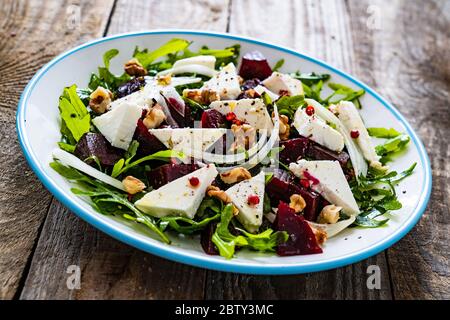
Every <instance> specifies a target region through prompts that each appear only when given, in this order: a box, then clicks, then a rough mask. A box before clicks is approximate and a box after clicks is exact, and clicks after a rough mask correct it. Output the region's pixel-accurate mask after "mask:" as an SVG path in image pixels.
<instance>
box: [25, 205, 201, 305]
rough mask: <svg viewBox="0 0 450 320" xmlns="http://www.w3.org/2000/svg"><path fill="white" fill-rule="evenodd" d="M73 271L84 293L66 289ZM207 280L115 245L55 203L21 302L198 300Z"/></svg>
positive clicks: (194, 271) (193, 270)
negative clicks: (77, 271) (75, 268)
mask: <svg viewBox="0 0 450 320" xmlns="http://www.w3.org/2000/svg"><path fill="white" fill-rule="evenodd" d="M71 265H75V266H78V267H79V268H80V275H81V283H80V289H79V290H78V289H75V290H72V289H73V287H72V289H69V287H68V286H67V281H68V279H69V276H70V275H71V274H73V273H67V271H68V268H69V266H71ZM203 278H204V272H203V270H201V269H196V268H189V267H187V266H185V265H182V264H178V263H171V262H168V261H167V260H164V259H160V258H158V257H156V256H153V255H150V254H146V253H143V252H142V251H139V250H137V249H134V248H132V247H130V246H128V245H125V244H123V243H121V242H119V241H116V240H113V239H111V238H110V237H109V236H107V235H105V234H104V233H102V232H99V231H97V230H96V229H94V228H93V227H91V226H90V225H88V224H87V223H85V222H84V221H82V220H81V219H79V218H78V217H76V216H75V215H74V214H72V213H71V212H69V211H68V210H67V209H66V208H64V207H63V206H62V205H61V204H60V203H58V202H57V201H56V200H53V202H52V206H51V210H50V212H49V214H48V217H47V219H46V222H45V225H44V228H43V230H42V236H41V237H40V239H39V244H38V247H37V249H36V252H35V254H34V256H33V263H32V266H31V270H30V273H29V276H28V279H27V281H26V283H25V287H24V290H23V292H22V295H21V298H22V299H156V298H158V299H186V298H192V299H195V298H201V297H202V295H203ZM69 282H70V280H69Z"/></svg>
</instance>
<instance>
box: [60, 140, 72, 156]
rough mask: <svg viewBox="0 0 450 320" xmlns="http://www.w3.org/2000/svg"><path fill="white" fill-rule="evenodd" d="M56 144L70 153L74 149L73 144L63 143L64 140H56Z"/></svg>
mask: <svg viewBox="0 0 450 320" xmlns="http://www.w3.org/2000/svg"><path fill="white" fill-rule="evenodd" d="M58 146H59V147H60V148H61V149H63V150H64V151H67V152H70V153H74V151H75V147H76V146H75V145H72V144H69V143H65V142H58Z"/></svg>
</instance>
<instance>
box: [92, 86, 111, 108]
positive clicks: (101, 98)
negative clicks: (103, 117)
mask: <svg viewBox="0 0 450 320" xmlns="http://www.w3.org/2000/svg"><path fill="white" fill-rule="evenodd" d="M89 97H90V98H91V100H89V107H90V108H91V109H92V111H94V112H95V113H96V114H102V113H105V112H106V110H107V109H108V107H109V105H110V103H111V99H112V93H111V91H109V90H108V89H105V88H103V87H98V88H97V89H95V91H94V92H92V93H91V95H90V96H89Z"/></svg>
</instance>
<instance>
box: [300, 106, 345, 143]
mask: <svg viewBox="0 0 450 320" xmlns="http://www.w3.org/2000/svg"><path fill="white" fill-rule="evenodd" d="M305 110H306V109H305V108H298V109H297V111H296V112H295V115H294V123H293V124H294V127H295V128H296V129H297V131H298V133H300V135H302V136H304V137H307V138H309V139H311V140H312V141H315V142H317V143H318V144H320V145H323V146H324V147H326V148H328V149H330V150H333V151H336V152H341V151H342V149H344V137H343V136H342V135H341V134H340V133H339V132H338V131H337V130H335V129H333V128H332V127H330V126H329V125H328V124H327V123H326V122H325V121H323V120H322V119H320V118H319V117H317V115H315V114H313V115H311V116H310V115H308V114H307V113H306V111H305Z"/></svg>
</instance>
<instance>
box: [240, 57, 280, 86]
mask: <svg viewBox="0 0 450 320" xmlns="http://www.w3.org/2000/svg"><path fill="white" fill-rule="evenodd" d="M271 74H272V69H271V68H270V66H269V63H268V62H267V59H266V58H265V57H264V56H263V55H262V53H261V52H259V51H252V52H248V53H246V54H245V55H244V57H243V58H242V63H241V68H240V69H239V75H240V76H241V77H242V78H244V79H245V80H247V79H253V78H257V79H259V80H264V79H266V78H267V77H269V76H270V75H271Z"/></svg>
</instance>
